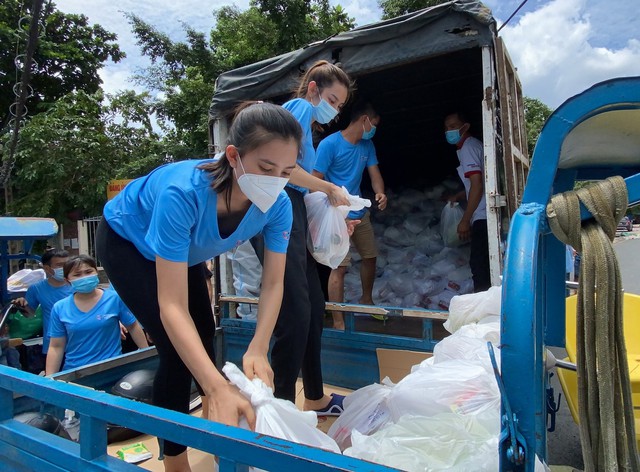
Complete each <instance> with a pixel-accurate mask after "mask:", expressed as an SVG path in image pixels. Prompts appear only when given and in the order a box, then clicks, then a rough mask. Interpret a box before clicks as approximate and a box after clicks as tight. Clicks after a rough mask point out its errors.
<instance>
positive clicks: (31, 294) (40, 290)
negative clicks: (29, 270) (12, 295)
mask: <svg viewBox="0 0 640 472" xmlns="http://www.w3.org/2000/svg"><path fill="white" fill-rule="evenodd" d="M68 260H69V253H68V252H67V251H56V250H52V251H47V252H45V253H44V254H43V255H42V260H41V262H42V268H43V269H44V272H45V274H47V278H46V279H44V280H41V281H40V282H38V283H35V284H33V285H32V286H31V287H29V288H28V289H27V293H26V294H25V296H24V298H22V297H21V298H16V299H15V300H13V303H14V304H16V305H20V306H22V307H24V308H26V309H27V311H29V312H30V313H34V312H35V310H36V308H38V305H40V306H41V307H42V354H43V359H44V358H46V356H47V351H48V350H49V320H50V319H51V309H52V308H53V305H55V304H56V302H57V301H59V300H62V299H63V298H65V297H68V296H69V295H71V294H72V293H73V291H72V290H71V286H70V285H69V284H68V283H67V281H66V280H65V278H64V275H63V273H62V268H63V267H64V265H65V263H66V262H67V261H68Z"/></svg>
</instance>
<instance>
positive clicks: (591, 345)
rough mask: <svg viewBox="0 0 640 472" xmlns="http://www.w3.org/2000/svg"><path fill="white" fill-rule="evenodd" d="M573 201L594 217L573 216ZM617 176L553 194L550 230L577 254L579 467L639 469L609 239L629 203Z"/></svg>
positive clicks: (576, 210)
mask: <svg viewBox="0 0 640 472" xmlns="http://www.w3.org/2000/svg"><path fill="white" fill-rule="evenodd" d="M580 202H582V203H583V204H584V206H585V207H586V208H587V209H588V210H589V211H590V212H591V214H592V215H593V218H594V219H590V220H588V221H585V222H584V224H583V223H582V222H581V219H580ZM628 203H629V202H628V195H627V188H626V185H625V182H624V179H623V178H622V177H610V178H608V179H607V180H604V181H601V182H597V183H594V184H592V185H589V186H588V187H584V188H581V189H579V190H576V191H571V192H565V193H562V194H559V195H555V196H553V198H552V199H551V202H550V203H549V205H547V217H548V220H549V225H550V226H551V229H552V231H553V234H554V235H555V236H556V237H557V238H558V239H559V240H560V241H562V242H564V243H565V244H569V245H570V246H573V248H574V249H576V251H578V253H580V254H581V265H580V284H579V288H578V304H577V312H576V345H577V359H576V360H577V362H576V364H577V374H578V413H579V418H580V439H581V442H582V457H583V460H584V468H585V469H584V470H585V472H602V471H612V472H613V471H619V470H625V471H632V472H639V471H640V465H639V459H638V449H637V444H636V435H635V425H634V417H633V401H632V397H631V386H630V380H629V367H628V364H627V351H626V347H625V340H624V330H623V319H622V300H623V298H622V280H621V277H620V269H619V267H618V259H617V258H616V255H615V252H614V250H613V244H612V242H613V239H614V237H615V233H616V226H617V224H618V221H620V219H621V218H622V217H623V216H624V214H625V212H626V210H627V206H628Z"/></svg>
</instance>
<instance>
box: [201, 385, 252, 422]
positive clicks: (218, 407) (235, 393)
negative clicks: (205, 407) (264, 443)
mask: <svg viewBox="0 0 640 472" xmlns="http://www.w3.org/2000/svg"><path fill="white" fill-rule="evenodd" d="M207 399H208V400H209V402H208V403H209V411H208V416H207V418H208V419H209V420H211V421H216V422H218V423H222V424H226V425H229V426H238V423H239V420H240V418H241V417H244V418H245V419H246V420H247V423H248V424H249V427H250V428H251V430H252V431H253V430H255V429H256V413H255V411H254V410H253V407H252V406H251V403H250V402H249V400H247V399H246V398H245V396H244V395H242V393H240V390H238V389H237V388H236V387H235V386H234V385H231V384H230V383H226V385H224V386H222V387H220V388H218V389H216V390H215V392H213V393H211V394H207Z"/></svg>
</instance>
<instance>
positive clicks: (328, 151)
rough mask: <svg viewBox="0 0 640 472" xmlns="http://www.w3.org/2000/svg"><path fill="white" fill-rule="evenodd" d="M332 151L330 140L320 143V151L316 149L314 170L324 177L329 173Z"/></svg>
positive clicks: (326, 139)
mask: <svg viewBox="0 0 640 472" xmlns="http://www.w3.org/2000/svg"><path fill="white" fill-rule="evenodd" d="M332 150H333V146H332V145H331V143H330V142H329V139H328V138H325V139H323V140H322V141H320V144H318V149H316V165H315V166H314V167H313V170H316V171H318V172H320V173H321V174H323V175H327V171H328V170H329V166H330V165H331V159H332V157H333V152H332Z"/></svg>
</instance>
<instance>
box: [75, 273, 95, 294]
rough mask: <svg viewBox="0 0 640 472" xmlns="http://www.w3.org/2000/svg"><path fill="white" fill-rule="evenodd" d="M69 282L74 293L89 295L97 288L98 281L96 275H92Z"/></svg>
mask: <svg viewBox="0 0 640 472" xmlns="http://www.w3.org/2000/svg"><path fill="white" fill-rule="evenodd" d="M70 282H71V287H72V288H73V291H74V292H79V293H91V292H93V291H94V290H95V289H96V288H97V287H98V284H99V283H100V279H98V276H97V274H94V275H87V276H86V277H81V278H79V279H74V280H71V281H70Z"/></svg>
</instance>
